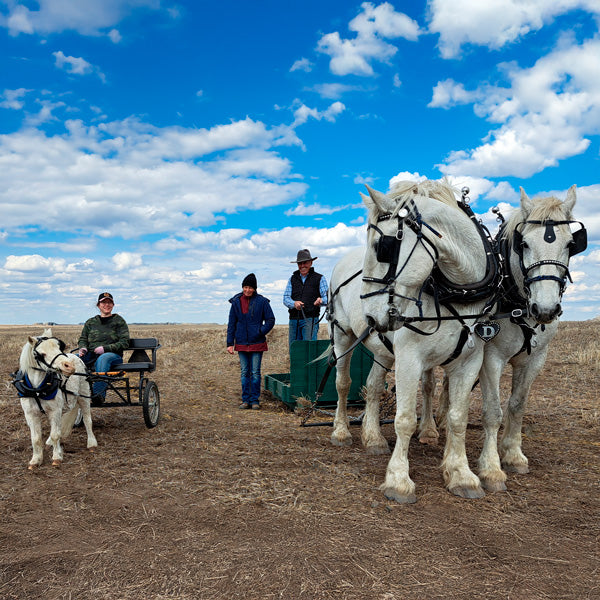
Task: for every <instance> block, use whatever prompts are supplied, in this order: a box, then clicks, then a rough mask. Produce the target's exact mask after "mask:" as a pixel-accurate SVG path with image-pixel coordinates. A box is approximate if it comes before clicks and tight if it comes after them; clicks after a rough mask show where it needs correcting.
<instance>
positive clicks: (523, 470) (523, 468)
mask: <svg viewBox="0 0 600 600" xmlns="http://www.w3.org/2000/svg"><path fill="white" fill-rule="evenodd" d="M502 468H503V469H504V470H505V471H506V472H507V473H517V475H526V474H527V473H529V466H528V465H505V464H503V465H502Z"/></svg>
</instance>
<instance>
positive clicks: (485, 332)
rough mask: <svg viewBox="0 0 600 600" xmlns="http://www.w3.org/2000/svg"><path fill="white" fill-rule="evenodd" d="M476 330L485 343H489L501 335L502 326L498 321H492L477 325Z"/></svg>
mask: <svg viewBox="0 0 600 600" xmlns="http://www.w3.org/2000/svg"><path fill="white" fill-rule="evenodd" d="M474 330H475V333H476V334H477V335H478V336H479V337H480V338H481V339H482V340H483V341H484V342H489V341H490V340H493V339H494V338H495V337H496V336H497V335H498V334H499V333H500V324H499V323H497V322H496V321H490V322H489V323H476V324H475V327H474Z"/></svg>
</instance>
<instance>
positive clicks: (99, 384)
mask: <svg viewBox="0 0 600 600" xmlns="http://www.w3.org/2000/svg"><path fill="white" fill-rule="evenodd" d="M81 360H83V362H84V363H85V366H86V367H87V368H88V369H90V370H93V371H96V373H106V372H107V371H110V370H111V369H112V367H114V366H115V365H118V364H119V363H122V362H123V358H122V357H121V356H119V355H118V354H115V353H114V352H105V353H104V354H94V352H93V351H92V352H90V351H89V350H88V351H87V352H86V353H85V354H84V355H83V356H82V358H81ZM107 387H108V383H107V382H106V381H94V384H93V389H92V393H93V394H100V395H101V396H106V388H107Z"/></svg>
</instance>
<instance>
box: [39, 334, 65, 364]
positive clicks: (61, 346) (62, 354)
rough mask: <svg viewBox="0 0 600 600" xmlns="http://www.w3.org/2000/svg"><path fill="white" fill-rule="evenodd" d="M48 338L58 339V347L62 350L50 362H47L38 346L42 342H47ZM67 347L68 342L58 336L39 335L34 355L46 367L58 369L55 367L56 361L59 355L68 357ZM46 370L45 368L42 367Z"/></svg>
mask: <svg viewBox="0 0 600 600" xmlns="http://www.w3.org/2000/svg"><path fill="white" fill-rule="evenodd" d="M46 340H56V341H57V342H58V348H59V350H60V352H59V353H58V354H57V355H56V356H55V357H54V358H53V359H52V360H51V361H50V362H49V363H48V362H46V359H45V358H44V357H43V356H42V355H41V354H40V353H39V352H38V350H37V349H38V346H39V345H40V344H41V343H42V342H45V341H46ZM65 348H66V344H65V343H64V342H63V341H62V340H59V339H58V338H57V337H50V338H49V337H39V338H37V342H36V344H35V346H34V347H33V357H34V358H35V361H36V362H37V363H38V365H39V364H42V365H44V366H45V367H47V368H48V369H53V370H54V369H56V367H54V361H55V360H56V359H57V358H58V357H59V356H64V357H66V356H67V355H66V354H65ZM42 370H44V369H42Z"/></svg>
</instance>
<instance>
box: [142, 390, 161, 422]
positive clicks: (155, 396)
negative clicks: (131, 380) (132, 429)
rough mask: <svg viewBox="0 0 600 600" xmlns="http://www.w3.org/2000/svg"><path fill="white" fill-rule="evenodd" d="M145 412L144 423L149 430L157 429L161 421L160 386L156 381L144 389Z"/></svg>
mask: <svg viewBox="0 0 600 600" xmlns="http://www.w3.org/2000/svg"><path fill="white" fill-rule="evenodd" d="M142 409H143V411H144V422H145V423H146V427H148V429H152V427H156V426H157V425H158V420H159V419H160V394H159V393H158V386H157V385H156V384H155V383H154V381H149V382H148V383H147V384H146V387H145V388H144V399H143V403H142Z"/></svg>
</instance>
